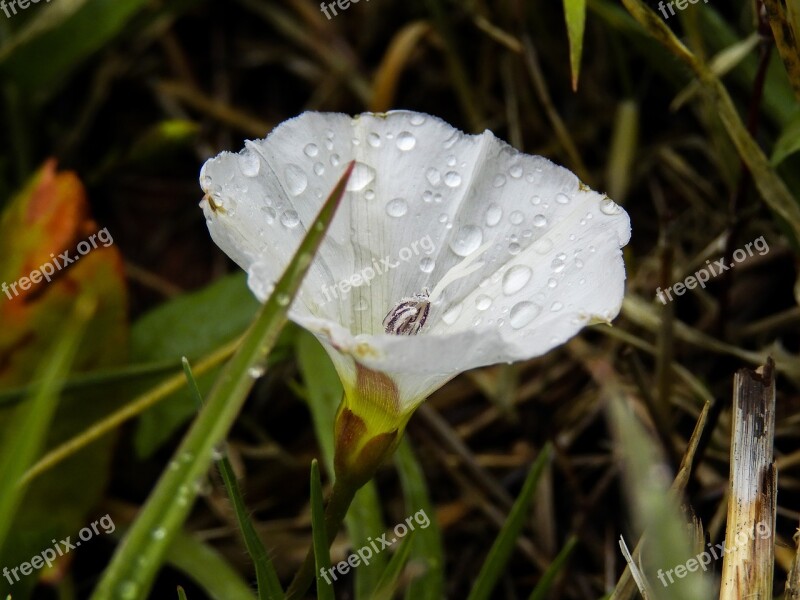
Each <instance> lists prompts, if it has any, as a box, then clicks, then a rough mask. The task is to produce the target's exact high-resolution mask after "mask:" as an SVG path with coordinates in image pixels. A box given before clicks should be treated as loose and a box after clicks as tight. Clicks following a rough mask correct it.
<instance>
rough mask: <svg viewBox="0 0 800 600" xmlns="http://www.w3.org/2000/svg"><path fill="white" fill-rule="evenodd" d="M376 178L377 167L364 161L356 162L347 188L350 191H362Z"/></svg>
mask: <svg viewBox="0 0 800 600" xmlns="http://www.w3.org/2000/svg"><path fill="white" fill-rule="evenodd" d="M374 180H375V169H373V168H372V167H370V166H369V165H365V164H364V163H362V162H356V164H355V166H354V167H353V172H352V173H351V174H350V179H349V180H348V181H347V187H346V188H345V189H346V190H347V191H348V192H360V191H361V190H363V189H364V188H365V187H367V186H368V185H369V184H370V183H372V182H373V181H374Z"/></svg>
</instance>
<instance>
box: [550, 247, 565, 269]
mask: <svg viewBox="0 0 800 600" xmlns="http://www.w3.org/2000/svg"><path fill="white" fill-rule="evenodd" d="M566 261H567V255H566V254H564V253H563V252H562V253H560V254H556V257H555V258H554V259H553V262H552V263H550V266H551V267H553V271H554V272H555V273H561V271H563V270H564V267H565V266H566V264H567V262H566Z"/></svg>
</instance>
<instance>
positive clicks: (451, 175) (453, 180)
mask: <svg viewBox="0 0 800 600" xmlns="http://www.w3.org/2000/svg"><path fill="white" fill-rule="evenodd" d="M444 182H445V183H446V184H447V185H448V186H449V187H452V188H455V187H458V186H460V185H461V175H459V174H458V173H456V172H455V171H448V172H447V174H445V176H444Z"/></svg>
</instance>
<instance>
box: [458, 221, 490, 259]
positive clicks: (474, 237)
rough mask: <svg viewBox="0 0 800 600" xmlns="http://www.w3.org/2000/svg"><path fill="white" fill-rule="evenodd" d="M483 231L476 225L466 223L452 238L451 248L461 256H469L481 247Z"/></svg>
mask: <svg viewBox="0 0 800 600" xmlns="http://www.w3.org/2000/svg"><path fill="white" fill-rule="evenodd" d="M482 241H483V231H481V228H480V227H476V226H475V225H464V226H463V227H462V228H461V229H459V230H458V233H456V235H455V236H454V237H453V239H451V240H450V249H451V250H452V251H453V252H455V253H456V254H458V255H459V256H469V255H470V254H472V253H473V252H475V250H477V249H478V247H480V245H481V242H482Z"/></svg>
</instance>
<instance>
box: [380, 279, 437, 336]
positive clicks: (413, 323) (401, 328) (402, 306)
mask: <svg viewBox="0 0 800 600" xmlns="http://www.w3.org/2000/svg"><path fill="white" fill-rule="evenodd" d="M429 296H430V292H428V290H423V292H422V293H421V294H414V295H413V296H412V297H411V298H403V299H402V300H400V302H398V303H397V304H396V305H395V307H394V308H393V309H392V310H390V311H389V313H388V314H387V315H386V316H385V317H384V318H383V329H384V331H385V332H386V333H389V334H394V335H416V334H418V333H419V331H420V329H422V327H423V326H424V325H425V321H427V320H428V313H429V312H430V311H431V303H430V300H429Z"/></svg>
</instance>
